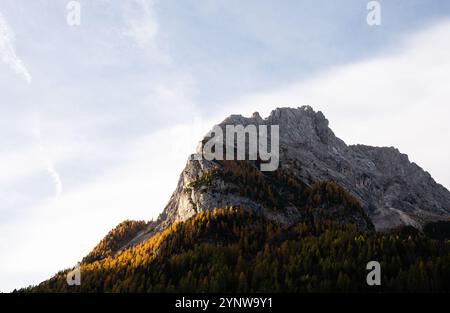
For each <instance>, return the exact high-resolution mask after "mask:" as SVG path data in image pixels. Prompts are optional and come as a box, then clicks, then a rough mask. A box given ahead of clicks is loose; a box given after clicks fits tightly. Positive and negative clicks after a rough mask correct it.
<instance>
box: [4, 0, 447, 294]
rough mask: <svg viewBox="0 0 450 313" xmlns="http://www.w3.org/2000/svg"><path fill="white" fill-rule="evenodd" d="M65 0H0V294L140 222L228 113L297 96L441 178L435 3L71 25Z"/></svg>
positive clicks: (440, 16)
mask: <svg viewBox="0 0 450 313" xmlns="http://www.w3.org/2000/svg"><path fill="white" fill-rule="evenodd" d="M68 2H69V1H66V0H58V1H57V0H34V1H28V0H0V26H1V25H6V28H5V26H3V28H2V27H0V92H1V93H0V132H1V136H0V290H3V291H8V290H11V289H12V288H14V287H21V286H24V285H27V284H31V283H37V282H39V281H40V280H42V279H44V278H46V277H48V276H49V275H51V274H53V273H54V272H56V271H57V270H59V269H61V268H64V267H69V266H72V265H74V264H75V262H76V261H78V260H79V259H80V258H81V257H82V256H83V255H84V254H86V253H87V252H88V251H89V249H91V248H92V247H93V245H95V243H96V242H97V241H99V240H100V239H101V238H102V236H103V235H104V234H106V232H107V231H108V230H109V229H111V228H112V227H114V226H115V225H116V224H117V223H119V222H120V221H121V220H123V219H125V218H132V219H150V218H155V217H156V216H157V215H158V213H159V212H161V211H162V209H163V207H164V205H165V203H166V201H167V200H168V198H169V196H170V193H171V192H172V191H173V189H174V187H175V185H176V181H177V176H178V174H179V172H180V171H181V170H182V168H183V166H184V162H185V160H186V157H187V154H188V153H189V151H192V146H193V145H194V144H195V141H196V140H198V139H200V138H199V136H200V134H201V133H202V131H204V129H205V128H206V129H207V128H208V127H210V126H212V123H213V122H218V121H219V120H220V119H222V118H224V117H225V116H224V115H225V114H228V113H245V114H247V113H248V112H250V111H254V110H261V111H263V112H264V113H267V111H268V110H269V109H270V108H275V107H277V106H299V105H302V104H310V105H312V106H313V107H316V108H318V109H322V110H323V111H324V113H325V115H327V116H328V117H329V119H330V121H331V125H332V127H333V128H334V129H335V131H336V133H337V135H338V136H341V137H342V138H343V139H344V140H346V141H348V142H350V143H356V142H364V143H368V144H377V145H395V146H398V147H399V148H400V149H401V150H402V151H404V152H406V153H408V154H409V155H410V158H411V159H412V160H413V161H416V162H417V163H419V165H421V166H423V167H424V168H425V169H426V170H429V171H430V172H431V173H432V175H433V176H434V177H435V178H436V180H438V181H439V182H441V183H443V184H444V185H446V186H447V187H448V186H450V176H449V175H448V170H449V169H450V168H449V167H448V165H446V163H448V157H449V156H450V153H449V151H448V148H447V147H446V144H442V142H445V139H446V138H447V137H448V134H449V128H448V126H446V125H447V124H448V123H447V124H444V122H442V123H439V121H441V120H440V119H442V121H444V120H443V119H444V118H446V113H448V109H447V108H448V105H447V103H448V98H445V96H446V95H447V93H445V92H446V89H447V88H445V86H442V88H441V84H444V85H445V83H448V81H449V80H448V78H449V76H448V74H447V73H448V72H449V71H447V69H448V68H447V67H446V66H447V65H449V61H448V60H447V58H445V57H444V53H442V52H445V53H446V52H447V51H448V49H447V48H448V47H449V46H450V44H449V38H450V29H449V24H448V21H449V18H450V2H449V1H444V0H443V1H437V0H433V1H413V0H408V1H406V0H404V1H401V0H398V1H380V3H381V14H382V15H381V20H382V25H381V26H368V25H367V23H366V15H367V10H366V5H367V2H368V1H361V0H353V1H345V5H343V4H342V3H343V1H317V0H315V1H261V0H259V1H237V0H236V1H231V0H228V1H225V0H224V1H221V0H217V1H213V0H203V1H202V0H198V1H194V0H192V1H175V0H171V1H170V0H164V1H156V0H155V1H146V0H129V1H112V0H89V1H87V0H80V3H81V25H80V26H78V27H71V26H68V25H67V23H66V14H67V10H66V4H67V3H68ZM11 34H14V36H15V38H11ZM13 39H14V40H13ZM11 49H13V52H14V53H13V55H14V57H13V58H11V55H12V54H11V53H12V52H11V51H12V50H11ZM427 49H428V50H427ZM17 62H19V63H17ZM20 62H21V63H20ZM18 64H22V65H23V68H21V69H19V70H18V69H17V66H18ZM27 75H30V77H31V82H30V83H27ZM371 75H373V76H371ZM355 77H356V79H355ZM371 77H372V78H371ZM413 77H415V78H414V79H413ZM358 84H360V85H358ZM322 86H323V90H322V89H321V88H322ZM365 88H367V90H366V89H365ZM372 92H373V94H372ZM304 101H306V102H307V103H304ZM420 108H422V109H423V110H426V111H427V112H431V113H428V114H423V112H421V111H420ZM433 114H435V116H434V115H433ZM447 116H448V115H447ZM436 119H437V120H438V122H437V121H436ZM199 120H200V121H203V123H202V125H201V129H200V130H199V129H197V128H196V127H194V126H195V125H194V124H196V121H197V122H198V121H199ZM408 121H409V122H408ZM413 121H414V123H416V121H419V122H417V123H416V124H415V125H416V126H415V127H412V126H411V123H412V122H413ZM197 124H198V123H197ZM399 124H401V127H399ZM193 125H194V126H193ZM417 125H419V126H420V127H419V126H417ZM193 128H195V130H192V129H193ZM355 129H358V130H357V131H355ZM414 131H416V132H417V134H416V135H415V136H411V132H414ZM393 133H394V135H393ZM174 138H176V139H177V141H176V142H175V140H174ZM443 140H444V141H443ZM443 145H444V146H443ZM180 146H181V148H180ZM425 149H426V150H427V151H429V153H424V152H423V150H425Z"/></svg>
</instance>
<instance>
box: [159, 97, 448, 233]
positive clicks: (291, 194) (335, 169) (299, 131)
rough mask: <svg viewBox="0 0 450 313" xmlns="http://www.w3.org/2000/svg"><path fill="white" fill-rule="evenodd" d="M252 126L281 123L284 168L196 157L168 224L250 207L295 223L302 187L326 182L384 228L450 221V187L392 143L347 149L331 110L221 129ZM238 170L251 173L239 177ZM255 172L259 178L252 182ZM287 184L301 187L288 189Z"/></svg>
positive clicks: (237, 118)
mask: <svg viewBox="0 0 450 313" xmlns="http://www.w3.org/2000/svg"><path fill="white" fill-rule="evenodd" d="M249 124H254V125H279V130H280V134H279V135H280V151H279V152H280V160H279V161H280V162H279V164H280V165H279V169H278V170H277V171H276V172H275V173H270V172H269V173H267V172H260V171H259V170H258V169H257V167H256V166H254V164H253V163H252V162H247V161H234V162H228V161H223V162H218V161H208V160H205V159H201V160H195V159H192V160H189V161H188V163H187V164H186V167H185V169H184V171H183V172H182V174H181V176H180V180H179V182H178V186H177V188H176V190H175V192H174V193H173V195H172V197H171V199H170V201H169V203H168V204H167V206H166V208H165V210H164V212H163V214H162V215H161V216H160V219H159V223H160V225H162V226H161V227H164V225H166V226H167V225H170V224H171V223H173V222H174V221H183V220H186V219H187V218H189V217H191V216H192V215H194V214H196V213H198V212H200V211H203V210H208V209H213V208H221V207H228V206H245V207H247V208H250V209H252V210H255V211H260V212H265V213H264V214H266V215H267V216H268V217H269V218H271V219H273V220H276V221H277V222H278V223H282V224H283V223H285V224H289V223H290V222H292V221H296V220H298V219H300V218H302V214H303V213H302V210H303V205H304V203H303V202H301V201H300V202H299V201H297V200H296V195H297V194H298V192H299V190H303V191H305V190H313V189H314V188H315V187H314V186H316V185H317V184H318V183H321V182H333V183H334V184H336V185H337V186H338V187H339V188H343V190H346V192H348V193H349V195H350V196H351V197H354V199H356V201H357V202H359V203H360V205H361V208H362V209H363V211H364V212H365V214H367V215H368V216H369V217H370V219H371V221H372V222H373V224H374V225H375V227H376V229H377V230H385V229H391V228H394V227H397V226H399V225H411V226H414V227H418V228H420V227H421V225H423V224H424V223H426V222H428V221H435V220H442V219H449V218H450V192H449V191H448V190H447V189H445V188H444V187H443V186H441V185H439V184H437V183H436V182H435V181H434V180H433V178H432V177H431V176H430V175H429V174H428V173H427V172H425V171H424V170H423V169H422V168H420V167H419V166H418V165H416V164H415V163H411V162H410V161H409V159H408V156H407V155H406V154H402V153H400V152H399V151H398V149H396V148H393V147H371V146H367V145H351V146H348V145H346V144H345V142H344V141H342V140H341V139H339V138H338V137H336V136H335V134H334V133H333V131H332V130H331V129H330V128H329V122H328V120H327V119H326V117H325V116H324V114H323V113H322V112H320V111H318V112H316V111H314V109H313V108H312V107H310V106H302V107H298V108H277V109H275V110H273V111H272V112H271V113H270V115H269V116H268V117H266V118H262V117H261V116H260V115H259V113H257V112H255V113H253V115H252V116H251V117H243V116H242V115H231V116H229V117H228V118H226V119H225V120H224V121H223V122H222V123H220V124H219V126H222V127H223V126H225V125H243V126H246V125H249ZM197 152H198V151H197ZM243 171H244V172H246V173H245V175H244V174H242V173H241V172H243ZM239 173H241V174H242V175H244V176H242V177H241V178H239V175H241V174H239ZM230 175H231V176H233V175H238V178H236V177H234V178H233V177H231V176H230ZM250 176H255V177H257V179H256V180H255V181H250V180H249V181H247V182H246V180H248V177H250ZM230 177H231V178H230ZM244 177H246V178H245V179H246V180H243V179H244ZM285 181H289V182H290V184H291V185H292V186H297V187H295V188H300V189H299V190H296V189H295V188H294V189H291V188H290V187H289V188H288V187H286V188H284V187H281V186H283V184H285ZM255 188H256V189H258V188H259V189H261V190H259V191H258V190H257V191H256V194H258V195H260V196H262V197H263V198H262V199H261V197H260V196H258V197H255V196H254V192H253V191H252V190H255ZM264 197H266V198H264ZM351 202H352V201H351ZM302 203H303V204H302ZM274 207H277V209H276V210H274ZM355 212H356V211H355ZM355 214H356V213H355ZM341 217H342V216H341ZM350 220H353V221H357V223H358V225H360V226H361V227H362V228H365V227H367V225H368V224H367V223H366V222H364V220H365V219H364V217H363V216H360V215H359V214H356V215H353V216H352V217H351V218H350Z"/></svg>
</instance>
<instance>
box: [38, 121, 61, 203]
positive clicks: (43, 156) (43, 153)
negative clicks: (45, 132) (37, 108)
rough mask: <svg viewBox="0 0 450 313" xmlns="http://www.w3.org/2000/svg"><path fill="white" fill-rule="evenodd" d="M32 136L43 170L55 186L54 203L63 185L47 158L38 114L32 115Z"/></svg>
mask: <svg viewBox="0 0 450 313" xmlns="http://www.w3.org/2000/svg"><path fill="white" fill-rule="evenodd" d="M33 134H34V136H35V137H36V146H37V149H38V151H39V157H40V158H41V159H42V161H43V162H44V164H45V169H46V170H47V172H48V174H49V175H50V177H51V178H52V180H53V183H54V185H55V196H54V202H56V201H57V200H58V199H59V197H60V195H61V193H62V190H63V184H62V180H61V176H60V175H59V173H58V171H56V169H55V166H54V165H53V162H52V160H51V158H50V157H49V156H48V154H47V152H46V150H45V147H44V144H43V140H42V134H41V125H40V119H39V115H38V114H35V115H34V125H33Z"/></svg>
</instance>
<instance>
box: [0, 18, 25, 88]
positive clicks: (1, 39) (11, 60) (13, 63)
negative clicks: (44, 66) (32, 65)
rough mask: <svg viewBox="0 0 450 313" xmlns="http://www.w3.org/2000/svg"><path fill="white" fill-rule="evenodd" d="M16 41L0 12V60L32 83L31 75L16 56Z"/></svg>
mask: <svg viewBox="0 0 450 313" xmlns="http://www.w3.org/2000/svg"><path fill="white" fill-rule="evenodd" d="M15 39H16V35H15V34H14V32H13V30H12V29H11V27H10V26H9V24H8V23H7V22H6V20H5V18H4V17H3V15H2V13H1V12H0V58H1V59H2V61H3V62H4V63H6V64H7V65H8V66H9V67H10V68H11V69H12V70H14V71H15V72H16V73H17V74H20V75H22V76H23V77H24V78H25V80H26V81H27V83H31V75H30V73H29V72H28V70H27V68H26V67H25V65H24V63H23V61H22V60H21V59H20V58H19V57H18V56H17V54H16V51H15V48H14V41H15Z"/></svg>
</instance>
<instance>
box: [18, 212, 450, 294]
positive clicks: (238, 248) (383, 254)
mask: <svg viewBox="0 0 450 313" xmlns="http://www.w3.org/2000/svg"><path fill="white" fill-rule="evenodd" d="M446 227H447V229H449V228H448V227H449V225H448V224H447V225H446ZM372 260H377V261H379V262H380V264H381V267H382V271H383V276H382V285H381V286H377V287H371V286H368V285H367V284H366V275H367V271H366V264H367V263H368V262H369V261H372ZM66 274H67V271H63V272H60V273H58V274H57V275H55V276H54V277H53V278H51V279H50V280H48V281H45V282H43V283H41V284H40V285H39V286H36V287H31V288H28V289H25V290H22V291H23V292H192V291H194V290H195V291H196V292H367V291H374V290H376V291H380V292H391V291H439V292H443V291H447V292H448V291H450V241H449V240H432V239H429V238H427V237H425V236H423V235H421V234H420V233H417V232H411V231H410V230H406V231H404V230H401V231H396V232H390V233H376V232H360V231H358V230H357V227H356V226H355V225H354V224H337V223H335V222H334V221H333V220H331V219H316V218H314V215H308V218H306V219H305V220H304V221H303V222H300V223H298V224H295V225H291V226H290V227H284V226H282V225H280V224H277V223H275V222H274V221H271V220H269V219H267V218H265V216H264V215H263V214H258V213H252V211H248V210H244V209H243V208H237V209H233V208H227V209H216V210H213V211H209V210H207V211H204V212H202V213H198V214H196V215H194V216H192V217H191V218H189V219H188V220H186V221H184V222H181V223H175V224H173V225H172V226H171V227H170V228H167V229H166V230H164V231H163V232H160V233H157V234H155V235H153V236H152V237H151V238H149V239H148V240H146V241H144V242H142V243H140V244H138V245H136V246H134V247H131V248H129V249H126V250H123V251H121V252H119V253H118V254H117V255H115V256H107V257H106V258H104V259H101V260H97V261H93V262H91V263H83V264H81V285H80V286H68V285H67V284H66ZM374 288H375V289H374Z"/></svg>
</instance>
